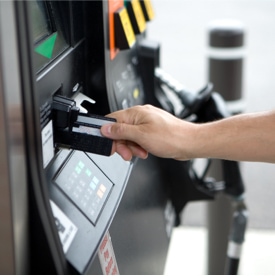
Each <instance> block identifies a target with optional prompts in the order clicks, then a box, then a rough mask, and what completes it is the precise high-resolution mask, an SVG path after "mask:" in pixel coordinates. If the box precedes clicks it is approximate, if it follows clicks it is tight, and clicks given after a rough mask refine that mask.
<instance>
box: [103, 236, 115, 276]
mask: <svg viewBox="0 0 275 276" xmlns="http://www.w3.org/2000/svg"><path fill="white" fill-rule="evenodd" d="M98 258H99V261H100V265H101V269H102V272H103V274H104V275H119V271H118V266H117V262H116V257H115V253H114V249H113V245H112V241H111V236H110V234H109V232H107V233H106V235H105V236H104V238H103V240H102V242H101V244H100V247H99V250H98Z"/></svg>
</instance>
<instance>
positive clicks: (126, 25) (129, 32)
mask: <svg viewBox="0 0 275 276" xmlns="http://www.w3.org/2000/svg"><path fill="white" fill-rule="evenodd" d="M119 17H120V20H121V24H122V26H123V29H124V32H125V35H126V38H127V42H128V44H129V46H130V47H131V46H132V45H133V44H134V43H135V41H136V37H135V34H134V31H133V28H132V24H131V22H130V18H129V15H128V12H127V10H126V9H125V8H124V9H122V10H121V11H120V13H119Z"/></svg>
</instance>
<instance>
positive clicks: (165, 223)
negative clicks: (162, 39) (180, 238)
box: [0, 0, 243, 274]
mask: <svg viewBox="0 0 275 276" xmlns="http://www.w3.org/2000/svg"><path fill="white" fill-rule="evenodd" d="M0 15H1V16H0V38H1V39H0V41H1V47H0V66H1V68H0V69H1V72H4V73H2V74H1V75H0V91H1V94H0V99H1V102H0V104H1V106H0V107H1V113H0V115H1V116H0V122H1V125H0V126H1V132H0V138H1V141H2V142H3V143H1V151H3V156H2V157H1V160H0V161H1V167H2V168H3V169H2V172H1V174H3V185H2V190H3V193H1V195H0V196H1V198H0V199H1V202H2V204H3V205H5V208H2V209H1V210H2V211H1V213H0V214H1V216H0V219H1V227H0V239H1V243H2V242H3V244H4V245H5V248H6V249H7V250H3V249H2V250H1V249H0V257H1V258H0V269H1V270H3V273H4V274H15V273H17V274H56V273H58V274H102V273H104V274H118V273H121V274H162V273H163V271H164V265H165V260H166V255H167V251H168V246H169V238H170V235H171V231H172V228H173V226H175V225H179V224H180V213H181V211H182V209H183V208H184V206H185V204H186V203H187V202H188V201H191V200H202V199H213V198H214V195H215V193H216V192H217V191H219V190H223V189H225V190H227V191H229V193H230V192H231V193H232V190H233V192H234V193H235V191H236V189H235V188H234V189H231V186H230V185H231V182H229V184H228V183H225V184H224V183H222V184H221V183H215V182H214V181H209V180H208V179H207V180H205V179H204V176H205V175H203V176H202V177H198V176H197V175H196V173H195V171H194V170H193V168H192V162H190V161H188V162H180V161H175V160H164V159H159V158H156V157H154V156H149V157H148V158H147V159H146V160H142V161H139V160H138V159H134V160H132V161H124V160H123V159H122V158H121V157H120V156H119V155H117V154H114V155H112V156H109V155H110V152H111V147H112V141H111V140H109V139H107V138H104V137H102V136H101V134H100V127H101V126H102V125H103V124H106V123H111V122H113V121H114V119H112V118H107V117H105V116H104V115H106V114H108V113H110V112H112V111H115V110H118V109H125V108H128V107H131V106H133V105H138V104H145V103H150V104H153V105H156V106H158V107H161V108H164V109H165V110H167V111H169V112H170V113H172V114H174V115H176V116H178V117H181V118H185V119H186V118H187V117H188V116H189V115H192V114H196V115H197V117H198V118H199V119H200V120H201V121H202V120H204V119H207V120H212V119H213V117H212V116H214V115H215V116H221V115H224V113H223V108H222V105H221V100H219V98H218V97H217V96H216V95H214V96H213V94H212V92H213V91H212V85H211V84H208V85H206V87H205V88H203V89H202V90H201V91H199V93H197V94H196V95H194V94H192V93H189V92H188V91H185V90H184V89H182V87H181V85H180V84H179V83H177V82H175V80H173V79H171V78H170V77H169V76H168V77H167V74H166V73H165V72H164V71H163V70H162V69H161V67H160V45H159V44H158V43H157V42H153V41H150V40H148V39H147V37H146V28H147V24H148V22H149V21H150V20H152V19H153V17H154V11H153V8H152V4H151V2H150V1H149V0H143V1H138V0H131V1H122V0H108V1H42V0H37V1H0ZM165 87H166V90H167V89H168V90H171V91H172V92H173V93H175V94H176V95H178V96H179V97H180V100H181V105H180V106H181V108H179V109H178V108H176V105H175V103H174V102H173V100H171V98H170V97H169V96H168V94H167V93H166V92H167V91H166V92H165ZM171 91H170V92H171ZM209 106H210V107H209ZM213 114H214V115H213ZM215 118H216V117H215ZM219 118H221V117H219ZM15 123H16V126H17V125H19V127H18V128H17V129H16V130H17V131H14V130H15V128H14V126H15ZM4 133H5V134H4ZM18 134H20V135H18ZM207 169H208V167H207V168H206V170H205V171H207ZM233 169H234V171H235V172H236V171H237V172H238V168H236V166H234V168H233ZM236 176H237V177H238V179H237V182H238V184H239V187H238V188H239V190H238V191H237V194H239V193H242V192H243V186H242V181H241V178H240V177H239V174H238V173H237V174H236ZM20 178H21V179H20ZM235 180H236V179H235ZM235 180H234V181H235ZM234 181H233V182H234ZM228 185H229V186H228ZM2 222H3V223H2ZM3 225H4V226H5V227H3ZM2 248H3V247H2ZM1 273H2V271H1Z"/></svg>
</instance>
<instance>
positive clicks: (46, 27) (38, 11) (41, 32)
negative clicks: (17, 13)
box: [30, 0, 53, 43]
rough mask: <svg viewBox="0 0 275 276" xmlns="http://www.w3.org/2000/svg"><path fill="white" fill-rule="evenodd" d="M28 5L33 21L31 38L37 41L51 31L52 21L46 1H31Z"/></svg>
mask: <svg viewBox="0 0 275 276" xmlns="http://www.w3.org/2000/svg"><path fill="white" fill-rule="evenodd" d="M30 5H31V13H32V22H33V29H32V31H33V38H34V42H35V43H38V42H39V41H41V40H42V39H44V38H46V37H47V36H49V35H50V34H51V33H52V32H53V30H52V23H51V20H50V15H49V10H48V7H47V3H46V2H44V1H41V0H37V1H31V2H30Z"/></svg>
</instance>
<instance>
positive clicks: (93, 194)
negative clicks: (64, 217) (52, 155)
mask: <svg viewBox="0 0 275 276" xmlns="http://www.w3.org/2000/svg"><path fill="white" fill-rule="evenodd" d="M55 183H56V184H57V186H58V187H59V188H60V189H61V190H62V191H63V192H64V193H65V194H66V195H67V196H68V197H69V198H70V199H71V200H72V201H73V202H74V203H75V204H76V206H77V207H78V208H79V209H80V210H81V211H82V212H83V213H84V214H85V215H86V216H87V217H88V218H89V219H90V220H91V222H92V223H93V224H96V221H97V219H98V217H99V215H100V212H101V210H102V208H103V206H104V203H105V201H106V200H107V198H108V195H109V193H110V191H111V189H112V186H113V183H112V182H110V180H109V179H108V178H106V176H105V175H104V174H103V173H102V172H101V171H100V169H99V168H98V167H97V166H96V165H95V164H94V163H93V162H92V160H91V159H90V158H89V157H88V156H87V155H86V154H85V153H83V152H77V151H75V152H73V154H72V155H71V157H70V158H69V160H68V162H67V163H66V164H65V166H64V168H63V169H62V170H61V172H60V173H59V174H58V175H57V177H56V178H55Z"/></svg>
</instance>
